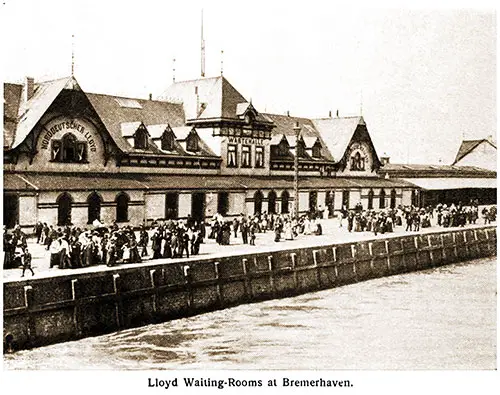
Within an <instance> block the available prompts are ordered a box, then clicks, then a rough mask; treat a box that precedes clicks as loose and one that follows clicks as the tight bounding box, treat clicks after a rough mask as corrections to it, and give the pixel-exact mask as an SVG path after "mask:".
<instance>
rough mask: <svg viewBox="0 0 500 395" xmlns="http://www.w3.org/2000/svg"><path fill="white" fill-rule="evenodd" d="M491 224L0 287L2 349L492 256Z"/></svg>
mask: <svg viewBox="0 0 500 395" xmlns="http://www.w3.org/2000/svg"><path fill="white" fill-rule="evenodd" d="M496 246H497V242H496V227H493V226H485V227H481V228H476V229H460V230H449V231H443V232H437V233H428V234H424V235H407V236H400V237H386V238H380V237H379V238H376V239H372V240H367V241H361V242H349V243H343V244H332V245H325V246H318V247H309V248H304V249H294V250H282V251H273V252H267V253H265V252H264V253H255V254H248V255H245V256H228V257H223V258H212V259H202V260H199V261H195V262H193V261H190V262H172V263H162V264H158V265H154V264H150V265H141V266H137V267H134V268H122V269H120V268H119V267H116V268H111V269H110V270H107V271H101V272H89V273H79V274H68V275H62V276H56V277H50V278H40V279H34V280H28V281H26V280H24V281H9V282H4V352H5V351H6V350H19V349H27V348H32V347H39V346H43V345H48V344H51V343H57V342H64V341H70V340H76V339H80V338H83V337H88V336H95V335H100V334H105V333H110V332H114V331H118V330H121V329H125V328H131V327H137V326H141V325H146V324H151V323H160V322H164V321H168V320H172V319H175V318H180V317H187V316H191V315H194V314H199V313H203V312H208V311H213V310H217V309H223V308H226V307H230V306H235V305H238V304H242V303H251V302H256V301H261V300H267V299H273V298H281V297H287V296H292V295H298V294H303V293H306V292H312V291H318V290H322V289H327V288H333V287H338V286H343V285H347V284H351V283H355V282H360V281H366V280H369V279H373V278H378V277H384V276H391V275H395V274H401V273H407V272H412V271H417V270H424V269H430V268H433V267H438V266H442V265H446V264H450V263H456V262H460V261H466V260H471V259H476V258H482V257H489V256H495V255H496Z"/></svg>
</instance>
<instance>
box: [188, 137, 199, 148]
mask: <svg viewBox="0 0 500 395" xmlns="http://www.w3.org/2000/svg"><path fill="white" fill-rule="evenodd" d="M186 151H191V152H196V151H198V138H197V137H196V136H194V135H191V136H189V137H188V138H187V141H186Z"/></svg>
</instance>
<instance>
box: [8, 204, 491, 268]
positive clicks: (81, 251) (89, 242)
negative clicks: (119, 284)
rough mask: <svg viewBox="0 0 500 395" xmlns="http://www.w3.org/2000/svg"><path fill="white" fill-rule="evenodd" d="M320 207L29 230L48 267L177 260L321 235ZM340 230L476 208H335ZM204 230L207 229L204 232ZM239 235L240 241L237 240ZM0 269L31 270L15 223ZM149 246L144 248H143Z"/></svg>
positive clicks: (425, 223)
mask: <svg viewBox="0 0 500 395" xmlns="http://www.w3.org/2000/svg"><path fill="white" fill-rule="evenodd" d="M322 215H323V213H322V212H320V211H317V212H313V213H307V214H304V215H301V216H300V217H299V218H295V217H293V216H292V215H290V214H274V213H262V214H257V215H253V216H246V215H243V214H240V215H239V216H236V217H234V218H231V219H229V218H225V217H223V216H222V215H219V214H216V215H215V216H214V217H213V218H211V219H209V220H207V221H206V222H205V221H200V222H198V221H195V220H193V219H192V218H190V217H188V218H187V220H164V221H155V222H153V223H152V224H151V225H150V226H145V225H142V226H140V227H139V229H135V230H134V229H133V228H132V227H130V226H124V227H119V226H118V225H117V224H113V225H111V226H108V227H106V226H104V225H102V224H100V223H99V222H98V221H97V222H96V223H94V224H93V226H92V229H81V228H79V227H74V226H64V227H54V226H52V225H47V224H45V223H37V224H36V225H35V227H34V229H33V235H34V238H35V240H36V243H38V244H40V245H43V246H44V247H45V249H46V250H47V251H48V254H49V255H50V264H49V266H50V268H52V267H55V266H57V267H58V268H60V269H68V268H81V267H88V266H93V265H107V266H115V265H117V264H124V263H139V262H141V261H143V260H145V259H161V258H163V259H165V258H182V257H184V256H186V257H189V256H193V255H198V254H199V253H200V246H201V244H203V243H204V240H205V239H206V238H208V239H213V240H214V241H215V242H216V243H217V244H219V245H229V244H234V243H235V239H237V241H236V243H240V240H241V243H243V244H249V245H255V240H256V234H257V233H268V232H270V233H271V232H272V233H271V234H273V235H274V241H275V242H279V241H281V240H293V239H295V238H297V237H299V235H321V234H322V233H323V227H322V224H321V218H322ZM481 216H482V218H483V220H484V223H485V224H488V223H491V222H493V221H495V220H496V206H492V207H490V208H486V207H485V208H484V209H482V211H481ZM337 218H338V222H339V227H340V228H346V229H347V231H349V232H373V233H374V235H377V234H384V233H388V232H393V231H394V228H395V227H396V226H402V227H404V229H405V230H406V231H419V230H420V229H421V228H426V227H430V226H431V219H433V221H434V222H435V224H436V225H437V226H442V227H455V226H464V225H466V224H467V223H469V224H475V223H476V221H477V220H478V218H479V212H478V208H477V206H474V205H471V206H462V205H460V204H458V205H454V204H451V205H450V206H447V205H445V204H438V205H437V206H436V207H430V206H428V207H425V208H417V207H413V206H408V207H401V206H400V207H398V208H395V209H382V210H365V209H363V206H362V205H361V204H357V205H356V206H355V208H354V209H352V210H347V209H345V208H343V209H342V210H340V211H339V212H337ZM207 228H209V229H208V231H207ZM240 238H241V239H240ZM3 248H4V268H6V269H8V268H18V267H22V268H23V272H22V276H24V274H25V272H26V271H31V273H32V274H34V272H33V269H32V266H31V261H32V256H31V254H30V252H29V251H28V243H27V235H26V234H25V233H24V232H23V231H22V230H21V228H20V227H19V226H16V227H15V229H14V230H13V231H12V232H7V230H6V229H5V228H4V238H3ZM149 249H150V250H149Z"/></svg>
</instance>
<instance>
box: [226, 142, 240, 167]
mask: <svg viewBox="0 0 500 395" xmlns="http://www.w3.org/2000/svg"><path fill="white" fill-rule="evenodd" d="M237 154H238V147H237V146H236V145H234V144H229V145H228V146H227V167H238V161H237V158H238V155H237Z"/></svg>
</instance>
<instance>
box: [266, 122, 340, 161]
mask: <svg viewBox="0 0 500 395" xmlns="http://www.w3.org/2000/svg"><path fill="white" fill-rule="evenodd" d="M263 115H264V116H266V117H267V118H269V119H270V120H271V121H272V122H274V124H275V128H274V129H273V132H272V134H273V137H272V139H271V144H272V145H276V144H278V143H279V142H280V141H281V139H282V137H281V136H282V135H285V136H286V139H287V141H288V143H289V144H290V145H291V146H292V147H295V131H294V130H293V128H294V127H295V125H296V124H297V122H298V123H299V126H300V128H301V131H300V134H301V136H302V138H303V139H304V142H305V143H306V147H307V146H308V145H307V144H308V142H309V141H311V140H310V139H311V138H314V139H319V142H320V144H321V146H322V148H321V154H322V156H323V159H326V160H332V159H333V158H332V154H331V153H330V151H329V147H328V145H327V144H326V143H325V141H324V140H323V136H322V135H321V134H320V132H319V130H318V129H317V128H316V127H315V125H314V121H313V120H311V119H308V118H302V117H294V116H288V115H278V114H263ZM275 136H279V137H275ZM339 159H340V158H339Z"/></svg>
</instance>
